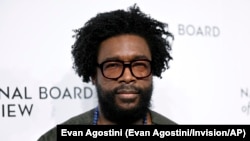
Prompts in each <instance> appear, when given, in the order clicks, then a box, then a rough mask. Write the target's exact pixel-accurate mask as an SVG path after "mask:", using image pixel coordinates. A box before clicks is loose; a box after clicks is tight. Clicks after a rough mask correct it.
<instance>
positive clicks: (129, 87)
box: [114, 85, 140, 94]
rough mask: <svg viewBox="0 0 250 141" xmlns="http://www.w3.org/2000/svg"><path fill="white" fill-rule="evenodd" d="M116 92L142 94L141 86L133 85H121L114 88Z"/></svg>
mask: <svg viewBox="0 0 250 141" xmlns="http://www.w3.org/2000/svg"><path fill="white" fill-rule="evenodd" d="M114 93H115V94H121V93H133V94H140V88H137V87H135V86H132V85H121V86H119V87H117V88H115V89H114Z"/></svg>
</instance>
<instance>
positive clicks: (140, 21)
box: [71, 4, 174, 82]
mask: <svg viewBox="0 0 250 141" xmlns="http://www.w3.org/2000/svg"><path fill="white" fill-rule="evenodd" d="M167 28H168V25H167V24H166V23H162V22H160V21H157V20H155V19H153V18H151V17H150V16H148V15H146V14H144V13H143V12H142V11H141V10H140V8H139V7H138V6H137V5H136V4H134V5H133V6H130V7H129V8H128V10H127V11H125V10H115V11H111V12H105V13H99V14H97V15H96V16H95V17H93V18H91V19H90V20H89V21H88V22H87V23H86V24H85V25H84V26H83V27H82V28H80V29H77V30H74V32H75V35H74V36H73V37H74V38H75V39H76V40H75V43H74V44H73V45H72V51H71V53H72V56H73V61H74V63H73V69H75V71H76V73H77V74H78V75H79V76H80V77H82V80H83V82H89V81H90V80H91V76H95V74H96V65H95V64H96V63H97V52H98V49H99V46H100V44H101V42H102V41H104V40H105V39H107V38H110V37H113V36H117V35H121V34H133V35H138V36H141V37H143V38H144V39H145V40H146V41H147V43H148V45H149V48H150V51H151V55H152V74H153V75H155V76H157V77H160V78H161V73H162V72H163V71H165V70H166V69H168V68H169V61H170V60H171V59H173V58H172V56H171V55H170V51H171V50H172V47H171V44H170V42H169V40H168V37H171V38H172V39H174V36H173V34H172V33H170V32H169V31H168V29H167Z"/></svg>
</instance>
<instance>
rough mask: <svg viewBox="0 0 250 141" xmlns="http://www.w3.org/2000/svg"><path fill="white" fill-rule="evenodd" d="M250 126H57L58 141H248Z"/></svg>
mask: <svg viewBox="0 0 250 141" xmlns="http://www.w3.org/2000/svg"><path fill="white" fill-rule="evenodd" d="M249 134H250V126H249V125H152V126H151V125H129V126H128V125H119V126H118V125H58V126H57V140H58V141H63V140H65V139H66V140H74V141H80V140H104V139H123V140H129V139H154V140H178V139H183V138H185V139H196V138H197V139H201V138H208V139H213V138H216V139H217V138H218V139H219V138H220V139H231V138H232V139H237V141H245V140H249V138H250V137H249V136H250V135H249Z"/></svg>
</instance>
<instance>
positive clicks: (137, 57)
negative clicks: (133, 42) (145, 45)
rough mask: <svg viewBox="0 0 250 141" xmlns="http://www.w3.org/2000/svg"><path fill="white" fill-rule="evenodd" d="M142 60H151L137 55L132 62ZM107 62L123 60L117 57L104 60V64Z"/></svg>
mask: <svg viewBox="0 0 250 141" xmlns="http://www.w3.org/2000/svg"><path fill="white" fill-rule="evenodd" d="M141 59H147V60H151V59H149V58H148V57H147V56H145V55H137V56H135V57H133V58H132V59H131V60H130V61H133V60H141ZM105 61H122V59H121V57H118V56H115V57H107V58H105V59H104V60H102V62H105Z"/></svg>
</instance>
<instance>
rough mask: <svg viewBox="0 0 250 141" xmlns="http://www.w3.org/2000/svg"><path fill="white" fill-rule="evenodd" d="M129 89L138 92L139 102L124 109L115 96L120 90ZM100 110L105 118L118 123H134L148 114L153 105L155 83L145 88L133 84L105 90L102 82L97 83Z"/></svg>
mask: <svg viewBox="0 0 250 141" xmlns="http://www.w3.org/2000/svg"><path fill="white" fill-rule="evenodd" d="M122 89H128V90H133V91H136V92H138V95H139V102H138V104H137V105H136V106H135V107H133V108H131V109H123V108H121V107H119V105H117V104H116V101H115V96H116V95H117V93H118V91H119V90H122ZM96 90H97V95H98V101H99V104H100V108H101V109H100V110H101V111H102V113H103V115H104V117H105V118H107V119H108V120H110V121H112V122H115V123H117V124H133V123H134V122H136V121H138V120H139V119H142V118H144V117H145V116H146V114H147V112H148V111H149V108H150V106H151V97H152V91H153V85H152V83H151V84H150V86H149V87H146V88H145V89H142V88H138V87H135V86H132V85H126V84H125V85H121V86H119V87H117V88H115V89H113V90H104V89H103V88H102V87H101V85H100V84H98V83H97V85H96Z"/></svg>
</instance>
